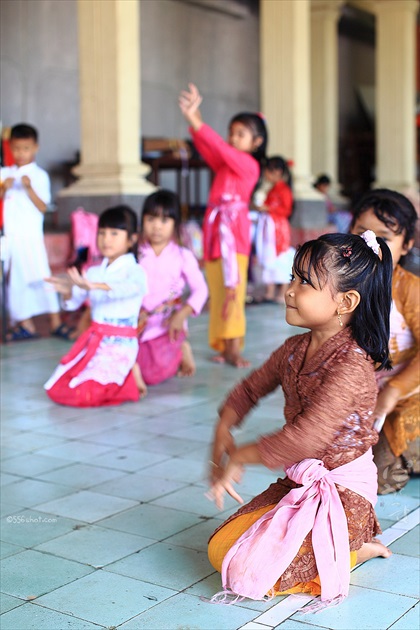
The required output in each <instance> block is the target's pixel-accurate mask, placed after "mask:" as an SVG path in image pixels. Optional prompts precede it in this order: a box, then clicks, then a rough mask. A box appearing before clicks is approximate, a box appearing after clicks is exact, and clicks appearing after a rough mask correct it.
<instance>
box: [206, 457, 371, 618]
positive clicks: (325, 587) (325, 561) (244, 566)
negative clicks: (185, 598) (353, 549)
mask: <svg viewBox="0 0 420 630" xmlns="http://www.w3.org/2000/svg"><path fill="white" fill-rule="evenodd" d="M286 473H287V475H288V477H289V478H290V479H292V480H293V481H295V482H296V483H299V484H302V487H299V488H295V489H293V490H291V491H290V492H289V493H288V494H287V495H286V496H285V497H283V499H282V500H281V501H280V502H279V503H278V504H277V505H276V506H275V507H274V508H273V509H272V510H270V511H269V512H267V513H266V514H264V515H263V516H262V517H261V518H260V519H258V521H256V522H255V523H254V524H253V525H252V526H251V527H250V528H249V529H248V530H247V531H246V532H245V533H244V534H242V536H241V537H240V538H239V539H238V540H237V541H236V543H235V544H234V545H233V547H231V548H230V550H229V551H228V553H227V554H226V556H225V558H224V560H223V565H222V581H223V587H224V589H225V592H224V593H223V592H222V595H226V594H236V595H237V596H241V597H250V598H252V599H263V598H264V596H265V595H267V594H270V592H272V589H273V587H274V585H275V584H276V582H277V580H278V579H279V577H280V576H281V575H282V574H283V573H284V571H285V570H286V569H287V567H288V566H289V565H290V563H291V562H292V560H293V559H294V558H295V556H296V555H297V553H298V552H299V549H300V547H301V545H302V542H303V540H304V539H305V537H306V535H307V534H308V533H309V532H310V531H311V530H312V546H313V551H314V555H315V561H316V566H317V568H318V574H319V577H320V581H321V602H322V603H323V607H325V606H327V605H331V604H336V603H339V602H340V601H341V600H342V599H344V598H345V597H346V596H347V595H348V591H349V584H350V548H349V538H348V526H347V519H346V515H345V512H344V508H343V505H342V503H341V500H340V496H339V494H338V491H337V488H336V484H338V485H340V486H343V487H345V488H349V489H350V490H353V491H354V492H357V494H360V495H361V496H363V497H365V498H366V499H367V500H368V501H370V503H371V504H372V505H375V503H376V500H377V496H376V489H377V469H376V466H375V464H374V463H373V456H372V449H369V450H368V451H366V453H364V454H363V455H362V456H361V457H358V458H357V459H355V460H353V461H352V462H349V463H348V464H344V465H343V466H339V467H338V468H335V469H334V470H328V469H326V468H325V466H324V464H323V462H322V461H321V460H318V459H305V460H303V461H302V462H299V463H297V464H294V465H293V466H290V468H288V469H287V470H286ZM215 598H216V600H215V601H218V600H217V595H216V596H215ZM219 601H220V600H219ZM222 601H223V600H222Z"/></svg>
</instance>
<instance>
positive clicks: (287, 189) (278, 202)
mask: <svg viewBox="0 0 420 630" xmlns="http://www.w3.org/2000/svg"><path fill="white" fill-rule="evenodd" d="M264 178H265V179H266V180H267V181H268V182H269V183H270V184H271V188H270V190H269V191H268V193H267V196H266V197H265V199H264V201H263V203H262V204H261V205H259V206H257V205H256V208H257V210H258V211H259V212H260V216H259V218H258V223H257V229H256V235H255V249H256V254H257V259H258V262H259V264H260V265H261V276H262V277H261V280H262V283H263V284H264V286H265V293H264V297H263V300H262V301H263V302H265V303H269V304H275V303H277V304H285V297H284V296H285V292H286V286H287V283H288V281H289V277H290V270H291V268H292V264H293V256H294V254H295V249H294V248H293V247H291V246H290V244H291V230H290V223H289V219H290V217H291V214H292V210H293V193H292V174H291V172H290V169H289V165H288V163H287V161H286V160H285V159H284V158H283V157H281V156H280V155H275V156H273V157H270V158H268V160H267V162H266V166H265V169H264ZM276 285H278V286H279V289H278V295H277V296H276V290H277V286H276Z"/></svg>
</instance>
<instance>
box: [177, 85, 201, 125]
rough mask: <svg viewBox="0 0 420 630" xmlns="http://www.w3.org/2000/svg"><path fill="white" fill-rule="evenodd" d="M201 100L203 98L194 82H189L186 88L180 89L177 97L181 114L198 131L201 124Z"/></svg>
mask: <svg viewBox="0 0 420 630" xmlns="http://www.w3.org/2000/svg"><path fill="white" fill-rule="evenodd" d="M202 101H203V98H202V96H201V94H200V92H199V91H198V88H197V86H196V85H194V83H189V84H188V90H182V92H181V93H180V95H179V99H178V102H179V108H180V110H181V112H182V114H183V115H184V116H185V118H186V120H187V121H188V122H189V123H190V124H191V126H192V127H193V128H194V129H195V130H196V131H198V129H199V128H200V127H201V125H202V118H201V113H200V109H199V108H200V105H201V103H202Z"/></svg>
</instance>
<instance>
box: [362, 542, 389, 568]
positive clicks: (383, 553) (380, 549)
mask: <svg viewBox="0 0 420 630" xmlns="http://www.w3.org/2000/svg"><path fill="white" fill-rule="evenodd" d="M389 556H392V551H391V550H390V549H388V547H385V545H383V544H382V543H381V542H380V541H379V540H378V539H377V538H374V539H373V540H372V542H370V543H364V544H363V545H362V546H361V547H360V549H358V550H357V564H361V563H362V562H366V560H370V559H371V558H379V557H382V558H389Z"/></svg>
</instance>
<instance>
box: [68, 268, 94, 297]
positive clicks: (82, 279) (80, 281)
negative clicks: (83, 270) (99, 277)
mask: <svg viewBox="0 0 420 630" xmlns="http://www.w3.org/2000/svg"><path fill="white" fill-rule="evenodd" d="M67 273H68V275H69V278H70V280H71V282H72V283H73V284H75V285H76V286H77V287H80V289H85V290H86V291H90V290H91V289H93V288H94V284H93V283H92V282H89V280H88V279H87V278H86V276H85V274H80V272H79V271H78V269H76V267H70V268H69V269H67Z"/></svg>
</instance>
